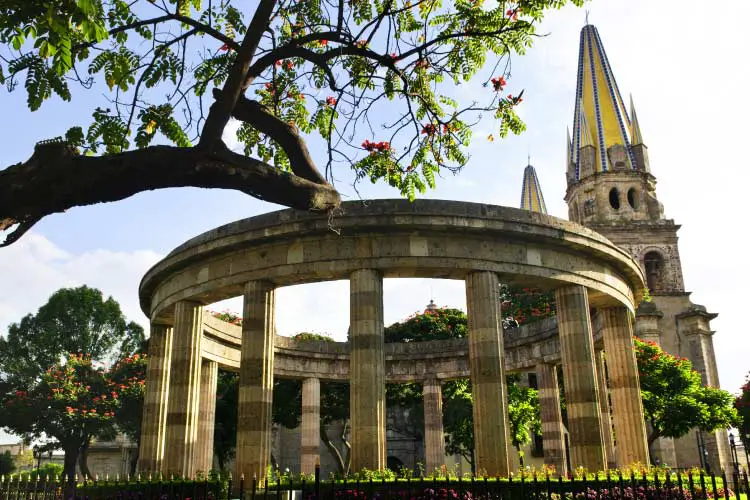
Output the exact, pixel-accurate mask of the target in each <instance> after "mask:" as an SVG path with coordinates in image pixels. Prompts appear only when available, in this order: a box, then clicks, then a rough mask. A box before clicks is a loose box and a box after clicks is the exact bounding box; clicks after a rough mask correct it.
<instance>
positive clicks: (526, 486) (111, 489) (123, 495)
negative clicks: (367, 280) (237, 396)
mask: <svg viewBox="0 0 750 500" xmlns="http://www.w3.org/2000/svg"><path fill="white" fill-rule="evenodd" d="M748 491H750V484H748V475H747V472H746V471H743V472H741V473H739V474H732V475H731V476H730V477H727V475H726V474H723V473H722V474H721V475H720V476H715V475H707V474H704V473H702V472H700V473H687V474H683V473H681V472H677V473H666V472H663V471H662V472H660V473H653V472H646V471H644V472H640V473H638V472H634V473H624V474H623V473H621V472H617V471H615V472H614V473H600V474H597V475H594V474H589V475H586V476H581V477H577V478H572V479H568V478H562V477H552V476H540V475H538V474H533V473H525V474H523V475H520V476H518V477H512V478H510V479H500V478H490V477H464V478H453V479H451V478H447V479H446V478H437V477H435V478H406V479H395V480H385V479H373V478H370V479H350V480H333V479H332V480H322V479H321V478H320V471H319V469H318V470H316V474H315V477H314V479H313V478H309V479H306V478H304V477H302V478H300V479H297V478H292V477H283V476H282V477H280V478H277V479H276V480H270V481H268V480H264V481H257V480H250V481H246V480H245V479H244V478H241V479H240V480H239V481H232V479H231V478H228V479H225V480H220V479H203V480H196V481H188V480H180V479H175V480H168V481H165V480H162V479H158V480H157V479H150V480H141V479H136V480H131V481H98V480H86V481H70V482H66V481H63V480H59V479H52V478H31V477H28V476H27V477H25V478H24V477H19V476H16V477H3V478H0V500H228V499H242V500H522V499H524V500H525V499H533V500H568V499H570V500H578V499H581V500H620V499H623V500H624V499H634V500H635V499H638V500H640V499H642V500H704V499H717V500H718V499H725V500H729V499H738V500H740V499H742V500H750V497H748Z"/></svg>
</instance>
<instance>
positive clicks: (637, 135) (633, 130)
mask: <svg viewBox="0 0 750 500" xmlns="http://www.w3.org/2000/svg"><path fill="white" fill-rule="evenodd" d="M630 138H631V141H632V144H633V146H635V145H638V144H643V136H642V135H641V126H640V125H639V124H638V117H637V116H636V114H635V105H634V104H633V94H630Z"/></svg>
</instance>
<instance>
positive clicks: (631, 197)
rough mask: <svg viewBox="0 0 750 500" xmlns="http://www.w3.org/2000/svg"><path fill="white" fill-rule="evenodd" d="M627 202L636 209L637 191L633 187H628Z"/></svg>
mask: <svg viewBox="0 0 750 500" xmlns="http://www.w3.org/2000/svg"><path fill="white" fill-rule="evenodd" d="M628 204H629V205H630V207H631V208H632V209H633V210H638V192H637V191H636V190H635V188H630V189H628Z"/></svg>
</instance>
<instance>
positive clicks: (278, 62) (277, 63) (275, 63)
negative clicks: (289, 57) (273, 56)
mask: <svg viewBox="0 0 750 500" xmlns="http://www.w3.org/2000/svg"><path fill="white" fill-rule="evenodd" d="M273 65H274V66H276V67H277V68H280V67H281V60H278V61H276V62H274V63H273Z"/></svg>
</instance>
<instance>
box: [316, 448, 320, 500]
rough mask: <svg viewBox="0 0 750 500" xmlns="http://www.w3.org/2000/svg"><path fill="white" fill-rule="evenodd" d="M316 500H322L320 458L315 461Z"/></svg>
mask: <svg viewBox="0 0 750 500" xmlns="http://www.w3.org/2000/svg"><path fill="white" fill-rule="evenodd" d="M315 500H320V457H318V458H316V459H315Z"/></svg>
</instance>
